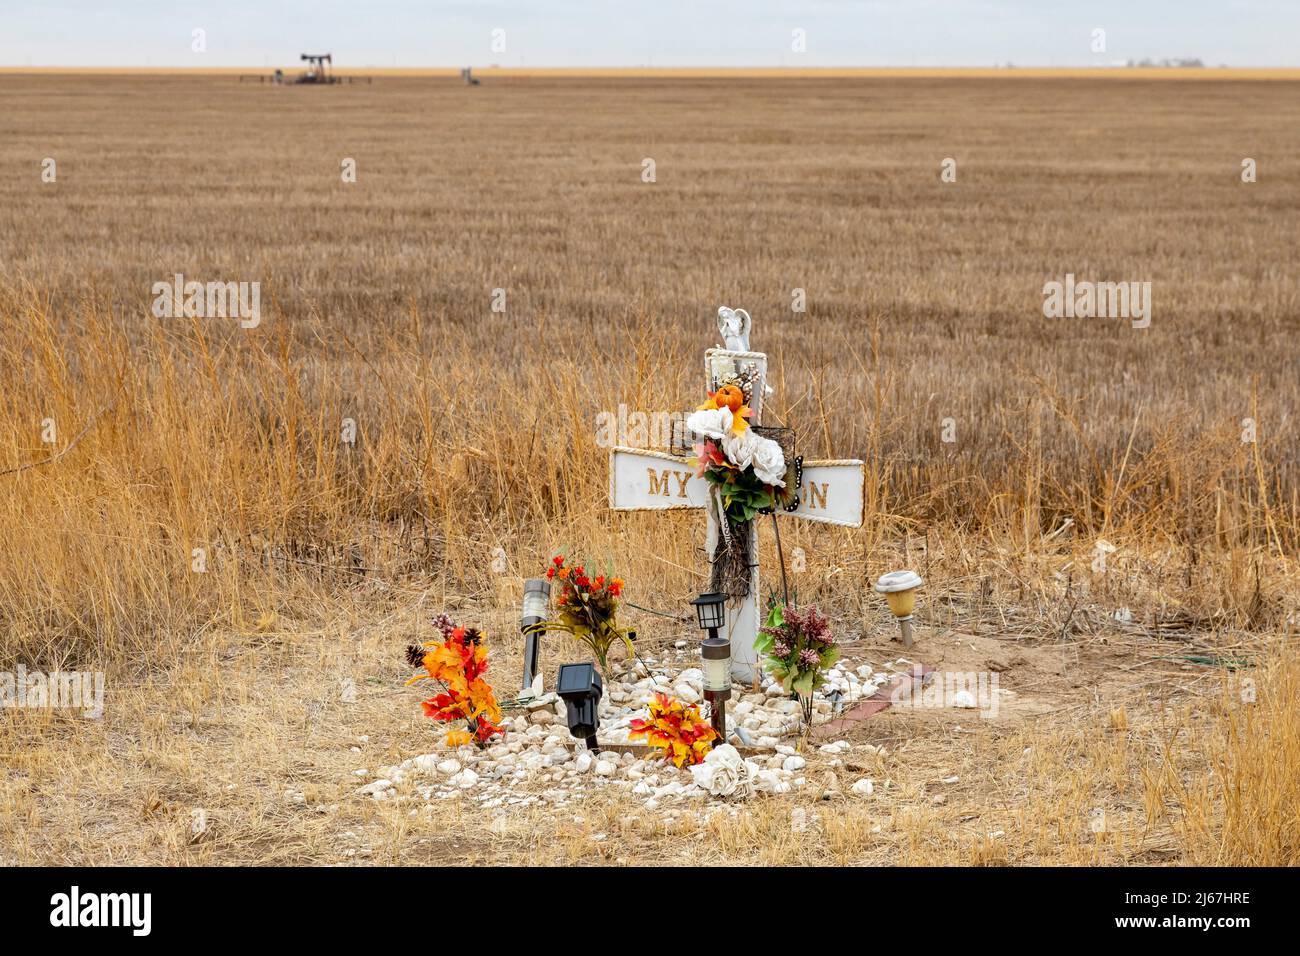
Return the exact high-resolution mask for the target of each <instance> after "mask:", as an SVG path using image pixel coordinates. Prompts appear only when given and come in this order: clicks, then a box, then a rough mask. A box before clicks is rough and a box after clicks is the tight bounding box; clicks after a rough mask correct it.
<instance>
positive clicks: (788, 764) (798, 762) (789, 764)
mask: <svg viewBox="0 0 1300 956" xmlns="http://www.w3.org/2000/svg"><path fill="white" fill-rule="evenodd" d="M806 766H808V761H807V760H804V759H803V757H800V756H799V755H798V754H795V755H794V756H793V757H786V758H785V762H784V763H782V764H781V769H782V770H785V771H788V772H790V773H794V771H796V770H802V769H803V768H804V767H806Z"/></svg>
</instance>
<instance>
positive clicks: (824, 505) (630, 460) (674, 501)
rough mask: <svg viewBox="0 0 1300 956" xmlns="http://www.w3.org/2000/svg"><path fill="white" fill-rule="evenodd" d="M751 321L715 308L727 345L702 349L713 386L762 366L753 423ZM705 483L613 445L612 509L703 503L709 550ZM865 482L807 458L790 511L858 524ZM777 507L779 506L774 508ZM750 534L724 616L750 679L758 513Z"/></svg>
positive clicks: (856, 469) (668, 460)
mask: <svg viewBox="0 0 1300 956" xmlns="http://www.w3.org/2000/svg"><path fill="white" fill-rule="evenodd" d="M741 317H743V319H742V318H741ZM750 325H751V322H750V319H749V316H748V315H747V314H746V313H744V312H743V311H742V310H736V311H734V312H733V311H732V310H731V309H727V308H723V309H719V310H718V328H719V331H720V332H721V333H722V336H723V341H725V342H726V343H727V347H726V348H722V349H717V348H714V349H709V350H708V351H707V352H705V353H704V372H705V384H706V386H708V387H712V383H713V381H714V379H715V378H717V377H718V373H719V372H720V371H722V370H726V369H732V368H735V367H736V365H737V363H742V362H743V363H745V364H749V363H754V364H755V365H756V366H757V368H758V370H759V380H758V382H756V383H755V385H754V388H753V395H752V397H751V399H750V407H751V408H752V409H753V412H754V414H753V417H752V418H751V419H750V424H753V425H757V424H760V423H761V416H762V406H763V398H764V393H765V391H766V386H767V356H766V355H765V354H763V353H762V352H751V351H749V350H748V346H749V331H750ZM709 488H710V486H709V482H708V480H707V479H705V478H696V477H695V469H693V468H692V467H691V466H690V465H689V464H688V463H687V459H685V458H681V457H678V456H676V455H670V454H667V453H665V452H659V451H648V450H645V449H639V448H623V447H615V448H613V449H611V451H610V456H609V506H610V507H611V508H613V509H615V510H617V511H663V510H669V509H676V508H704V509H705V511H706V513H707V515H708V530H707V534H706V538H705V548H706V553H707V554H708V555H710V556H712V555H713V553H714V549H715V548H716V547H717V543H718V535H719V533H720V532H719V528H718V522H717V520H716V519H715V517H714V515H713V511H712V509H709V508H708V507H707V504H708V497H709ZM864 488H865V476H864V473H863V468H862V462H861V460H859V459H846V460H839V461H805V462H804V463H803V484H802V485H801V486H800V488H799V507H798V508H796V509H795V510H794V511H793V512H791V513H792V514H795V515H797V516H799V517H801V518H806V519H808V520H809V521H819V522H824V523H826V524H835V525H842V526H845V527H850V528H859V527H861V526H862V502H863V492H864ZM777 513H778V514H780V513H781V510H780V509H779V508H778V509H777ZM749 535H750V541H749V545H750V547H749V553H750V554H751V555H754V556H755V561H754V566H753V567H752V568H750V580H749V594H748V596H746V597H745V599H744V600H743V601H741V602H739V603H738V604H737V603H735V602H733V603H731V604H729V605H728V607H727V623H726V631H727V637H728V638H729V639H730V641H731V671H732V675H733V676H734V677H735V678H736V679H737V680H740V681H744V682H750V681H752V680H753V679H754V678H755V677H756V676H757V674H758V653H757V652H756V651H755V650H754V640H755V639H756V638H757V637H758V627H759V624H760V623H761V621H760V620H759V611H758V598H759V590H758V562H757V555H758V520H757V519H755V520H754V521H751V522H750V525H749Z"/></svg>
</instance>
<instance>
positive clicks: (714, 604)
mask: <svg viewBox="0 0 1300 956" xmlns="http://www.w3.org/2000/svg"><path fill="white" fill-rule="evenodd" d="M691 604H693V605H695V616H696V617H697V618H698V619H699V622H700V630H701V631H708V632H709V637H710V638H711V639H713V640H717V637H718V631H719V630H720V629H721V628H722V625H723V624H725V623H726V622H727V596H726V595H725V594H719V593H717V592H716V591H710V592H709V593H707V594H701V595H700V596H699V597H697V598H696V599H695V600H694V601H692V602H691Z"/></svg>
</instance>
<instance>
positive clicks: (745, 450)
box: [722, 428, 760, 471]
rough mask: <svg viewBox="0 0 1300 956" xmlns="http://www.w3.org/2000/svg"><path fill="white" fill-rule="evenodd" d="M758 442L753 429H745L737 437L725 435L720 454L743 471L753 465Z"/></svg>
mask: <svg viewBox="0 0 1300 956" xmlns="http://www.w3.org/2000/svg"><path fill="white" fill-rule="evenodd" d="M759 441H760V439H759V437H758V435H756V434H754V429H752V428H746V429H745V430H744V431H743V432H741V433H740V434H739V435H734V434H732V435H727V436H726V437H725V438H723V439H722V453H723V454H724V455H726V456H727V461H729V462H731V463H732V464H733V465H735V466H736V467H737V468H739V469H740V470H741V471H744V470H745V469H746V468H748V467H749V466H750V464H752V463H753V460H754V449H755V448H756V447H757V446H758V443H759Z"/></svg>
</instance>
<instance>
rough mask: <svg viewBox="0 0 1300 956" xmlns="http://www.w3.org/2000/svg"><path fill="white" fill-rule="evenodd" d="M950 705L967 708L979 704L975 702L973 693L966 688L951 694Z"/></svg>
mask: <svg viewBox="0 0 1300 956" xmlns="http://www.w3.org/2000/svg"><path fill="white" fill-rule="evenodd" d="M952 705H953V706H954V707H964V708H966V709H967V710H969V709H971V708H974V707H977V706H979V705H978V704H977V703H976V702H975V695H974V694H972V693H971V692H970V691H968V690H959V691H957V693H955V694H953V695H952Z"/></svg>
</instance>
